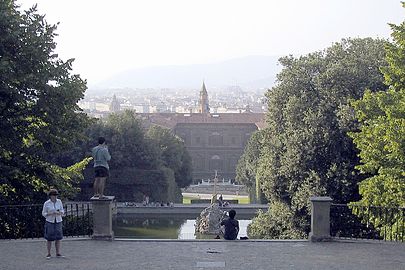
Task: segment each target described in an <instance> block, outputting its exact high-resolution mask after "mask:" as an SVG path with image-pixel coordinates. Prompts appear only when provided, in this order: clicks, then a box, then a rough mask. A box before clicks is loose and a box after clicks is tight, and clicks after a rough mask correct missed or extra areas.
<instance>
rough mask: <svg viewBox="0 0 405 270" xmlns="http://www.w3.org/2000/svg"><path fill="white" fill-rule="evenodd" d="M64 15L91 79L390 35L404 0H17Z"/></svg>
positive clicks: (81, 69)
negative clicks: (123, 72)
mask: <svg viewBox="0 0 405 270" xmlns="http://www.w3.org/2000/svg"><path fill="white" fill-rule="evenodd" d="M17 3H19V4H20V5H21V6H22V9H27V8H29V7H31V6H32V5H33V4H35V3H38V11H39V13H40V14H46V18H47V21H48V22H49V23H52V24H54V23H57V22H60V25H59V26H58V30H57V33H58V34H59V37H57V39H56V41H57V43H58V46H57V52H58V53H59V56H60V57H61V58H62V59H64V60H66V59H68V58H75V59H76V60H75V62H74V65H73V68H74V72H75V73H79V74H80V75H81V77H82V78H84V79H87V80H88V83H89V85H90V86H91V85H92V84H94V83H97V82H98V81H101V80H103V79H106V78H108V77H110V76H112V75H114V74H115V73H118V72H120V71H123V70H127V69H129V68H134V67H145V66H155V65H182V64H199V63H211V62H218V61H222V60H227V59H231V58H236V57H243V56H249V55H286V54H305V53H308V52H313V51H316V50H320V49H323V48H326V47H328V46H329V45H331V44H332V43H333V42H335V41H339V40H340V39H342V38H346V37H381V38H389V35H390V33H391V31H390V28H389V26H388V25H387V23H388V22H390V23H395V24H398V23H400V22H402V21H403V20H404V14H405V9H404V8H402V6H401V4H400V1H399V0H306V1H302V0H263V1H259V0H243V1H239V0H114V1H111V0H108V1H107V0H18V1H17Z"/></svg>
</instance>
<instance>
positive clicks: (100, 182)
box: [92, 137, 111, 199]
mask: <svg viewBox="0 0 405 270" xmlns="http://www.w3.org/2000/svg"><path fill="white" fill-rule="evenodd" d="M92 154H93V161H94V174H95V178H94V197H98V198H99V199H103V198H105V197H104V187H105V181H106V179H107V178H108V176H109V170H110V167H109V166H108V161H109V160H111V156H110V153H109V152H108V148H107V145H106V143H105V139H104V138H103V137H100V138H98V145H97V146H96V147H94V148H93V149H92Z"/></svg>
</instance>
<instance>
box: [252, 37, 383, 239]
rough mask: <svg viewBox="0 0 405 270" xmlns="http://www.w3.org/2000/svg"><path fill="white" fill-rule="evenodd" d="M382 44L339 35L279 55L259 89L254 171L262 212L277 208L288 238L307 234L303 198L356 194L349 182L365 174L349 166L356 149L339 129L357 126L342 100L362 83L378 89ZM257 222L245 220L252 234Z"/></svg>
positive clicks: (344, 198) (358, 92) (356, 93)
mask: <svg viewBox="0 0 405 270" xmlns="http://www.w3.org/2000/svg"><path fill="white" fill-rule="evenodd" d="M386 44H387V42H386V41H383V40H378V39H377V40H375V39H371V38H365V39H359V38H358V39H344V40H342V41H341V42H339V43H335V44H333V45H332V46H331V47H329V48H327V49H326V50H324V51H319V52H315V53H311V54H308V55H305V56H301V57H297V58H296V57H293V56H287V57H283V58H281V59H280V60H279V61H280V63H281V64H282V65H283V69H282V71H281V72H280V73H279V74H278V76H277V79H278V82H277V85H276V86H275V87H273V88H272V89H271V90H269V91H268V92H267V94H266V97H267V100H268V112H267V116H266V122H267V125H268V127H267V129H265V130H263V134H262V135H263V144H262V146H261V151H260V158H259V160H258V168H257V171H256V177H257V178H258V184H259V185H260V188H261V189H262V190H263V192H264V194H265V196H266V197H267V199H268V200H269V201H270V207H269V211H270V212H269V213H268V215H273V214H272V212H271V211H273V209H272V206H273V205H277V207H274V209H276V208H277V209H279V208H280V207H281V206H282V208H283V209H284V211H280V213H279V214H282V215H285V219H284V220H290V222H291V224H290V226H285V228H287V229H289V230H290V231H291V237H294V236H296V235H301V234H302V233H308V232H309V229H310V228H309V209H310V208H309V197H310V196H314V195H328V196H331V197H332V198H333V199H334V201H335V202H340V203H347V202H350V201H353V200H357V199H359V195H358V186H357V184H358V183H359V182H360V181H361V180H363V179H364V178H365V176H363V175H361V174H360V173H359V172H356V171H355V170H354V167H355V166H356V165H357V164H358V161H359V158H358V156H357V153H358V152H357V150H356V148H355V147H354V145H353V142H352V140H351V139H350V138H349V137H348V136H347V131H350V130H354V129H355V128H356V127H357V125H356V121H355V117H354V113H353V111H352V109H351V108H350V105H349V100H350V99H358V98H360V97H361V96H362V95H363V93H364V91H365V89H370V91H377V90H380V89H385V85H384V84H383V75H382V74H381V72H380V67H383V66H386V61H385V50H384V46H385V45H386ZM274 211H275V210H274ZM280 218H281V219H283V217H280ZM260 223H261V219H260V218H258V219H256V220H255V221H254V222H253V225H252V226H251V227H250V228H251V231H250V233H251V234H252V235H255V231H256V232H259V233H258V234H259V235H260V230H257V228H258V226H260ZM274 226H276V224H275V225H274ZM277 230H278V229H275V231H277ZM287 234H288V233H287ZM284 235H286V233H285V232H284ZM260 237H273V236H271V235H260Z"/></svg>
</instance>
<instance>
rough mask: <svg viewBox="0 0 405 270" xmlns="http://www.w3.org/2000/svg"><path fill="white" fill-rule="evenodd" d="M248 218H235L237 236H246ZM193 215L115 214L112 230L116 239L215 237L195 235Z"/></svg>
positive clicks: (211, 237)
mask: <svg viewBox="0 0 405 270" xmlns="http://www.w3.org/2000/svg"><path fill="white" fill-rule="evenodd" d="M248 218H249V217H243V216H241V217H239V218H238V217H237V219H238V220H239V228H240V231H239V234H238V238H239V237H241V236H247V233H246V230H247V226H248V225H249V224H250V222H251V220H250V219H248ZM195 220H196V216H195V215H164V214H163V215H162V214H160V215H150V214H147V215H146V214H117V215H116V216H115V218H114V224H113V230H114V236H115V237H117V238H120V237H122V238H133V239H213V238H214V237H215V235H195V234H194V225H195Z"/></svg>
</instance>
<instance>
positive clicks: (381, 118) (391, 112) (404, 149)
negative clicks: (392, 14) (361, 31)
mask: <svg viewBox="0 0 405 270" xmlns="http://www.w3.org/2000/svg"><path fill="white" fill-rule="evenodd" d="M404 5H405V4H404ZM391 28H392V30H393V33H392V37H393V40H394V42H393V43H392V44H388V45H387V46H386V49H387V62H388V64H389V65H388V66H387V67H384V68H383V69H382V70H383V73H384V77H385V82H386V84H387V85H388V86H389V90H388V91H386V92H385V91H381V92H377V93H372V92H371V91H367V92H366V93H365V94H364V96H363V97H362V99H360V100H356V101H353V102H352V105H353V107H354V109H355V112H356V117H357V119H358V121H359V123H360V124H361V127H360V129H359V130H358V131H357V132H352V133H349V135H350V136H351V137H352V138H353V141H354V143H355V144H356V146H357V148H358V149H359V150H360V154H359V156H360V161H361V164H360V165H358V166H357V167H356V168H357V169H358V170H360V172H362V173H363V174H366V175H367V176H369V177H368V178H367V179H365V180H364V181H362V182H361V183H360V194H361V196H362V198H361V200H360V201H358V202H356V203H353V204H352V205H353V206H356V205H367V206H370V205H372V206H382V207H394V208H395V207H396V208H398V207H405V171H404V168H405V80H404V78H405V77H404V76H405V21H404V22H402V23H401V24H400V25H398V26H396V25H391ZM381 90H383V89H381ZM356 214H357V215H358V216H360V217H362V218H363V219H364V220H365V221H367V222H372V223H373V224H374V226H375V227H376V228H379V229H380V232H381V234H382V235H383V233H384V232H385V231H387V228H390V227H391V226H394V227H395V226H396V225H400V224H402V225H403V222H404V220H403V219H404V217H403V213H402V214H397V215H393V216H392V217H390V218H384V219H382V218H381V217H380V216H377V215H376V213H374V212H370V211H357V212H356ZM401 222H402V223H401ZM397 229H398V227H397ZM402 233H403V232H402ZM398 234H401V232H394V236H392V235H388V236H387V235H383V236H384V237H385V238H386V239H387V237H388V238H391V237H398ZM399 236H400V237H401V236H403V235H399Z"/></svg>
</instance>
